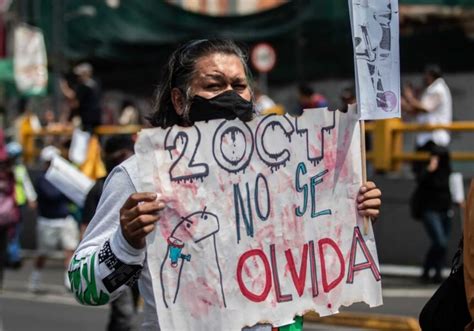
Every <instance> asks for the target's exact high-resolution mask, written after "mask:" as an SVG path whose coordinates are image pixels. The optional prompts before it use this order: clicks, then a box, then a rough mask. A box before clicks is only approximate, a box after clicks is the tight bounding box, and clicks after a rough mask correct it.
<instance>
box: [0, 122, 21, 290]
mask: <svg viewBox="0 0 474 331" xmlns="http://www.w3.org/2000/svg"><path fill="white" fill-rule="evenodd" d="M19 219H20V212H19V209H18V205H17V204H16V200H15V178H14V176H13V171H12V166H11V161H10V159H9V158H8V154H7V151H6V146H5V136H4V133H3V130H2V129H0V290H1V289H2V288H3V270H4V267H5V264H6V262H7V247H8V237H9V233H10V231H11V230H12V229H14V227H15V225H16V224H17V223H18V222H19Z"/></svg>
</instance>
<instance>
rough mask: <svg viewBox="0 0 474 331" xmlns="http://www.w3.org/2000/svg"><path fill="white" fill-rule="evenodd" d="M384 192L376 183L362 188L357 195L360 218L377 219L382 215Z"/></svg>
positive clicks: (367, 184)
mask: <svg viewBox="0 0 474 331" xmlns="http://www.w3.org/2000/svg"><path fill="white" fill-rule="evenodd" d="M381 197H382V192H381V191H380V190H379V189H378V188H377V186H376V185H375V183H374V182H367V183H365V184H364V185H362V186H361V187H360V190H359V194H358V195H357V209H358V211H359V215H360V216H366V217H371V218H372V219H374V218H377V217H378V216H379V213H380V205H381V204H382V201H381V200H380V198H381Z"/></svg>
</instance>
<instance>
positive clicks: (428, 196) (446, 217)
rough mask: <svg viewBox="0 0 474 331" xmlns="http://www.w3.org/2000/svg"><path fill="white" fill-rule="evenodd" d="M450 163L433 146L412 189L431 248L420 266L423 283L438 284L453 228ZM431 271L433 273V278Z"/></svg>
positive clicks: (446, 154)
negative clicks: (421, 266)
mask: <svg viewBox="0 0 474 331" xmlns="http://www.w3.org/2000/svg"><path fill="white" fill-rule="evenodd" d="M450 174H451V163H450V156H449V151H448V149H447V148H445V147H442V146H436V145H435V146H433V147H432V148H431V156H430V160H429V163H428V165H427V166H426V167H425V168H424V169H421V170H420V172H419V173H418V176H417V177H416V181H417V187H416V190H415V195H414V196H415V197H416V201H413V202H412V203H416V204H417V206H416V208H418V211H417V212H416V213H417V214H418V217H419V219H420V220H421V221H422V222H423V225H424V227H425V230H426V232H427V234H428V236H429V238H430V240H431V246H430V248H429V250H428V252H427V254H426V257H425V261H424V264H423V274H422V276H421V280H422V281H423V282H434V283H440V282H441V281H442V275H441V270H442V268H443V267H444V266H445V264H446V253H447V249H448V242H449V235H450V233H451V226H452V216H453V215H452V214H453V211H452V201H451V192H450V190H449V176H450ZM432 271H433V272H434V274H433V275H432Z"/></svg>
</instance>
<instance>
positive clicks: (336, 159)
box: [136, 109, 382, 331]
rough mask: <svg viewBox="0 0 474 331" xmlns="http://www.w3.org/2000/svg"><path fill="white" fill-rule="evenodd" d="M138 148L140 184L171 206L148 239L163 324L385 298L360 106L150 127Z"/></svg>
mask: <svg viewBox="0 0 474 331" xmlns="http://www.w3.org/2000/svg"><path fill="white" fill-rule="evenodd" d="M136 152H137V157H138V166H139V170H140V174H141V178H142V187H140V190H143V191H156V192H158V195H159V198H160V199H161V200H163V201H164V202H165V203H166V205H167V207H166V208H165V209H164V210H163V211H162V212H161V219H160V221H159V222H158V226H157V230H156V231H155V232H154V233H153V234H152V235H150V236H148V238H147V243H148V246H147V263H148V266H149V269H150V273H151V277H152V283H153V290H154V299H155V303H156V309H157V314H158V318H159V323H160V327H161V328H162V329H163V330H230V331H232V330H235V331H238V330H241V329H242V328H243V327H244V326H252V325H255V324H256V323H259V322H267V323H271V324H272V325H275V326H279V325H284V324H288V323H289V322H291V321H292V320H293V317H294V316H295V315H302V314H304V313H305V312H307V311H309V310H315V311H317V312H318V313H319V314H320V315H322V316H324V315H329V314H334V313H336V312H338V310H339V307H340V306H341V305H345V306H347V305H350V304H352V303H354V302H360V301H364V302H366V303H368V304H369V305H370V306H371V307H372V306H377V305H380V304H381V303H382V296H381V282H380V272H379V267H378V258H377V252H376V247H375V240H374V236H373V232H372V229H371V228H370V231H369V233H368V235H367V236H363V234H362V232H361V230H360V229H359V227H360V226H361V225H362V224H363V220H362V218H361V217H359V216H358V214H357V202H356V196H357V192H358V190H359V187H360V185H361V183H362V177H361V154H360V133H359V127H358V118H357V115H356V114H355V112H352V113H347V114H342V113H340V112H339V111H336V112H330V111H327V110H325V109H311V110H307V111H305V112H304V114H303V116H301V117H299V118H293V117H290V116H286V115H285V116H279V115H268V116H266V117H260V118H258V119H254V120H253V121H251V122H248V123H243V122H241V121H239V120H234V121H225V120H213V121H209V122H207V123H198V124H196V125H195V126H193V127H187V128H184V127H178V126H174V127H172V128H170V129H167V130H163V129H159V128H157V129H146V130H143V131H141V133H140V134H139V139H138V142H137V145H136Z"/></svg>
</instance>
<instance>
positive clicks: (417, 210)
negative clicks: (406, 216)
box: [410, 187, 423, 221]
mask: <svg viewBox="0 0 474 331" xmlns="http://www.w3.org/2000/svg"><path fill="white" fill-rule="evenodd" d="M422 199H423V198H422V196H421V194H420V189H419V188H418V187H417V188H416V189H415V191H414V192H413V193H412V195H411V197H410V214H411V217H413V218H414V219H415V220H417V221H420V220H421V218H422V216H423V201H422Z"/></svg>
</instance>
